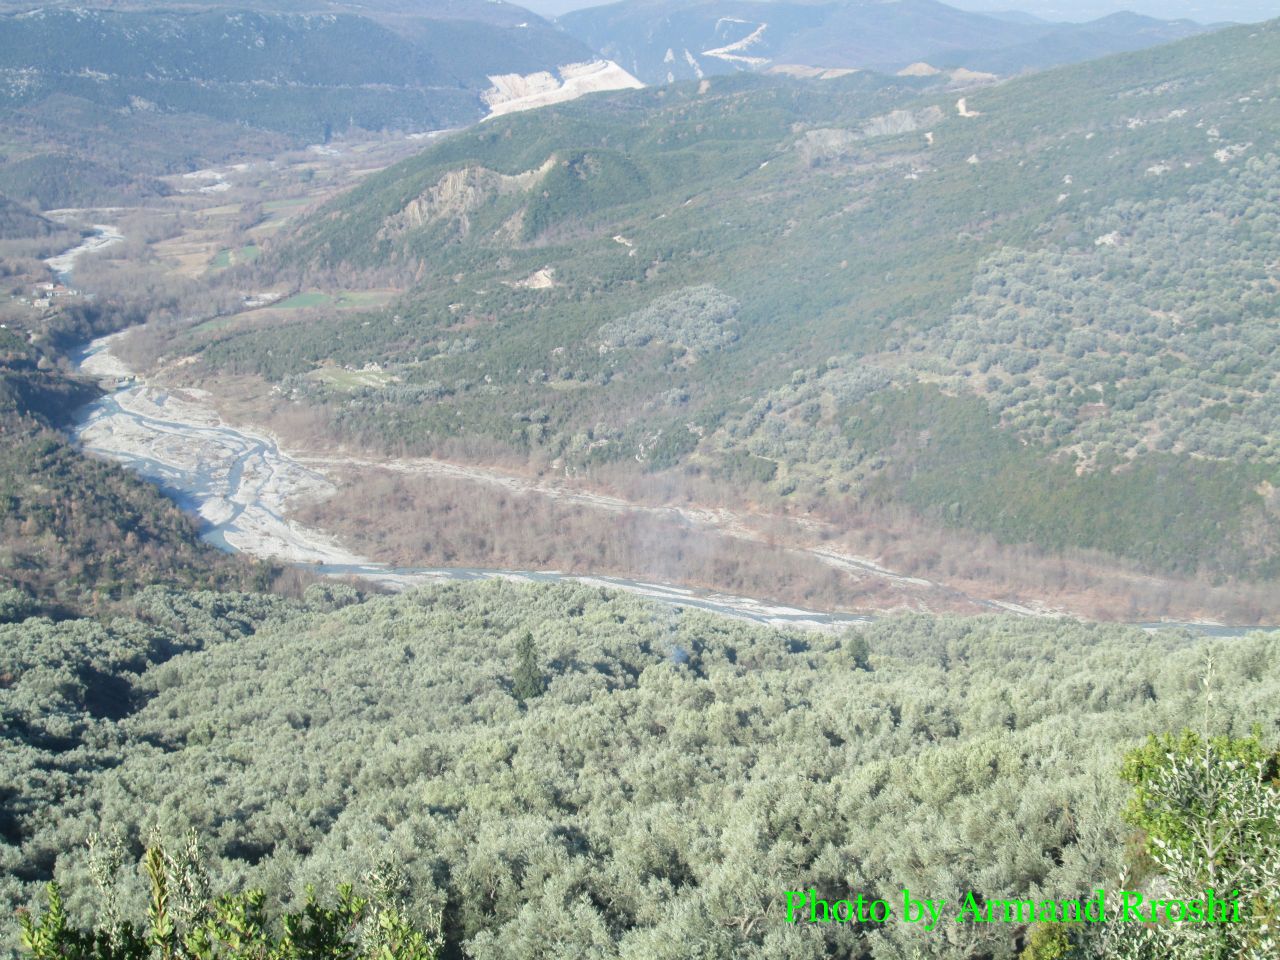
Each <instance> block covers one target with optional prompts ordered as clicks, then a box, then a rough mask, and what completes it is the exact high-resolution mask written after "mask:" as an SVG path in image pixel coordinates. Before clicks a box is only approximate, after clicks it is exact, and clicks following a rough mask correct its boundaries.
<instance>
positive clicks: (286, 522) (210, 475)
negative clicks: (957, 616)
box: [73, 334, 1256, 636]
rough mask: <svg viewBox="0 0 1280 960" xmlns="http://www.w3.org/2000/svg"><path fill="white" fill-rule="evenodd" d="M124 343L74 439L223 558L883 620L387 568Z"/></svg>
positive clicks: (252, 437)
mask: <svg viewBox="0 0 1280 960" xmlns="http://www.w3.org/2000/svg"><path fill="white" fill-rule="evenodd" d="M118 336H120V334H114V335H112V336H109V337H103V338H101V339H99V340H95V341H93V342H92V343H90V344H89V345H87V347H85V349H84V350H83V351H81V353H80V354H79V356H78V357H77V358H76V359H77V362H78V364H79V368H80V370H81V372H83V373H84V374H87V375H92V376H95V377H97V378H98V379H99V380H101V381H105V382H108V383H110V384H112V385H114V388H115V389H113V390H112V391H111V392H110V393H108V394H107V395H105V396H103V397H101V398H100V399H98V400H95V401H93V402H91V403H89V404H88V405H86V406H85V407H83V408H81V409H80V411H79V412H78V414H77V416H76V418H75V424H74V428H73V433H74V435H75V436H76V438H77V439H78V440H79V442H80V444H81V446H82V448H83V449H85V450H86V451H88V452H90V453H94V454H97V455H99V456H103V457H107V458H109V459H112V460H115V461H117V462H119V463H122V464H124V465H125V466H127V467H128V468H129V469H131V470H134V471H135V472H137V473H138V474H139V475H140V476H142V477H144V478H146V479H147V480H149V481H151V482H153V483H155V484H156V485H157V486H159V487H160V488H161V489H162V490H163V491H164V492H165V493H166V494H167V495H168V496H170V497H171V498H172V499H174V500H175V501H176V502H177V503H178V504H179V505H180V506H182V507H183V508H184V509H186V510H188V511H190V512H191V513H193V514H196V515H197V516H199V517H200V519H201V521H202V523H203V525H204V532H203V537H204V539H205V540H206V541H208V542H209V543H211V544H213V545H215V546H217V547H219V548H220V549H223V550H227V551H233V552H234V551H238V552H244V553H248V554H250V555H253V556H256V557H261V558H263V559H274V560H281V561H285V562H289V563H295V564H299V565H305V566H307V567H308V568H310V569H313V570H315V571H317V572H319V573H323V574H332V575H335V576H339V575H348V576H356V577H361V578H364V579H366V580H370V581H373V582H375V583H379V584H382V585H384V586H388V587H391V588H393V589H403V588H405V587H410V586H415V585H418V584H423V583H434V582H440V581H445V580H488V579H495V578H504V579H510V580H520V581H526V582H542V583H548V582H559V581H573V582H577V583H585V584H592V585H596V586H604V587H611V588H614V589H617V590H625V591H627V592H629V593H634V594H639V595H642V596H646V597H651V598H653V599H655V600H659V601H662V602H665V603H669V604H672V605H676V606H681V607H694V608H698V609H702V610H707V611H710V612H712V613H717V614H722V615H725V616H730V617H735V618H738V619H744V620H750V621H754V622H757V623H765V624H769V625H772V626H791V627H802V628H807V629H818V630H835V629H842V628H844V627H847V626H855V625H858V624H865V623H868V622H870V621H871V620H872V619H873V618H871V617H867V616H858V615H854V614H842V613H828V612H822V611H816V610H804V609H799V608H796V607H790V606H782V605H778V604H774V603H769V602H767V601H762V600H756V599H752V598H750V597H741V596H734V595H730V594H723V593H714V592H711V591H704V590H696V589H691V588H687V587H682V586H678V585H672V584H666V583H646V582H644V581H638V580H628V579H625V578H622V577H611V576H578V575H570V574H562V573H558V572H555V571H533V570H492V569H479V568H470V567H393V566H390V565H388V564H383V563H377V562H375V561H373V560H370V559H369V558H367V557H362V556H359V555H357V554H355V553H352V552H351V551H349V550H348V549H347V548H345V547H343V546H342V545H341V544H340V543H338V542H337V541H335V540H334V539H332V538H331V537H329V536H328V535H326V534H324V533H323V532H321V531H318V530H313V529H310V528H307V527H304V526H302V525H301V524H298V523H296V522H295V521H293V520H291V519H289V518H288V516H287V507H288V506H289V504H290V503H296V502H300V501H303V500H305V499H306V498H309V497H315V498H320V497H329V496H333V495H334V494H335V492H336V491H335V488H334V486H333V484H332V483H331V482H330V481H329V480H328V478H327V477H326V476H325V475H324V474H323V473H321V472H319V471H317V470H315V469H313V468H312V467H310V466H308V465H306V464H305V463H302V462H300V461H299V460H297V459H295V458H293V457H291V456H290V455H289V454H288V453H287V452H285V451H282V450H281V449H280V447H279V445H278V444H277V443H276V441H275V439H274V438H272V437H271V436H269V435H266V434H261V433H254V432H253V431H251V430H249V429H247V428H240V427H233V426H231V425H229V424H227V423H225V422H224V421H223V420H222V419H221V418H220V417H219V416H218V414H217V413H216V412H215V411H214V410H213V408H212V406H211V405H210V404H208V403H205V402H202V394H201V393H200V392H199V391H196V390H182V391H175V392H170V391H166V390H163V389H160V388H157V387H154V386H151V385H148V384H146V383H144V382H142V381H140V380H138V379H136V378H135V377H134V376H133V374H132V372H131V371H130V370H129V369H128V368H127V367H126V366H125V365H124V364H123V363H122V362H121V361H120V360H119V359H118V358H117V357H116V356H115V355H114V354H113V353H112V352H111V347H112V343H113V341H114V340H115V338H116V337H118ZM1138 626H1142V627H1144V628H1147V629H1155V628H1163V627H1186V628H1188V629H1191V630H1195V631H1197V632H1199V633H1204V634H1210V635H1215V636H1240V635H1243V634H1245V633H1248V632H1249V631H1250V629H1256V628H1245V627H1228V626H1216V625H1209V624H1197V623H1188V624H1174V623H1161V624H1138Z"/></svg>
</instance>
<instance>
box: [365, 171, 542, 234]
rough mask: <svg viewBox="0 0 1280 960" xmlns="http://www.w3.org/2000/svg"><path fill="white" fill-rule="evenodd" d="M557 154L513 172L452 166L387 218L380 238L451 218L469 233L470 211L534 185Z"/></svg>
mask: <svg viewBox="0 0 1280 960" xmlns="http://www.w3.org/2000/svg"><path fill="white" fill-rule="evenodd" d="M555 162H556V161H555V157H548V158H547V161H546V163H544V164H543V165H542V166H541V167H538V168H537V169H536V170H526V171H525V172H523V173H517V174H514V175H511V176H508V175H507V174H502V173H497V172H496V171H494V170H489V169H488V168H486V167H463V168H461V169H459V170H450V171H449V172H448V173H446V174H445V175H444V176H442V177H441V178H440V179H439V180H437V181H436V182H435V183H434V184H432V185H431V186H430V187H428V188H427V189H426V190H424V191H422V193H420V194H418V196H416V197H414V198H413V199H412V200H410V201H409V203H408V204H406V205H405V207H404V209H403V210H401V211H400V212H399V213H397V214H394V215H393V216H390V217H388V218H387V219H386V221H385V223H384V224H383V226H382V229H381V230H379V231H378V238H379V239H380V240H381V239H387V238H391V237H397V236H400V235H401V234H404V233H408V232H409V231H411V230H417V229H420V228H422V227H425V226H427V225H428V224H430V223H437V222H439V221H441V220H450V221H453V222H455V223H456V224H457V228H458V231H459V232H460V233H461V234H462V235H464V236H465V235H466V234H467V233H469V232H470V231H471V220H470V216H469V215H470V214H471V213H472V212H473V211H475V210H478V209H479V208H480V207H481V206H483V205H484V204H485V203H487V202H488V201H489V200H490V199H492V198H493V197H496V196H503V195H506V194H511V193H519V192H521V191H525V190H528V189H530V188H531V187H532V186H533V185H534V184H535V183H537V182H538V181H539V180H541V179H542V178H543V177H545V176H546V175H547V173H548V172H549V171H550V170H551V168H552V167H553V166H555Z"/></svg>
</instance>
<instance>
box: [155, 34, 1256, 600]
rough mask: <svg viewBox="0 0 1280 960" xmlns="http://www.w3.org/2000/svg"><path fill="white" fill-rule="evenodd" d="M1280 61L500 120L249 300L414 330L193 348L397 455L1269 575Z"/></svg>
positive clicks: (343, 323) (269, 272)
mask: <svg viewBox="0 0 1280 960" xmlns="http://www.w3.org/2000/svg"><path fill="white" fill-rule="evenodd" d="M1278 43H1280V28H1278V27H1277V24H1276V23H1274V22H1272V23H1269V24H1263V25H1258V26H1256V27H1247V28H1238V29H1234V30H1227V31H1223V32H1221V33H1216V34H1212V35H1209V36H1205V37H1197V38H1194V39H1191V40H1187V41H1183V42H1181V43H1178V44H1173V45H1170V46H1167V47H1162V48H1159V49H1157V50H1153V51H1148V52H1143V53H1138V54H1128V55H1125V56H1121V57H1114V58H1108V59H1105V60H1100V61H1097V62H1095V63H1091V64H1088V65H1084V66H1078V67H1069V68H1063V69H1061V70H1057V71H1051V72H1048V73H1044V74H1041V75H1037V76H1034V77H1029V78H1025V79H1020V80H1016V81H1011V82H1008V83H1005V84H1001V85H999V86H995V87H987V88H983V89H978V90H971V91H969V92H968V93H967V94H966V95H965V96H964V97H957V95H956V94H955V93H954V92H945V91H944V90H943V89H942V88H941V87H940V86H939V85H938V83H937V82H936V81H931V80H930V79H928V78H883V77H876V76H874V75H871V74H860V75H856V76H852V77H844V78H840V79H833V80H825V81H822V82H820V83H818V82H809V83H799V82H794V81H779V80H772V79H770V80H766V79H764V78H759V77H750V76H737V77H731V78H719V77H718V78H715V79H713V80H709V81H706V82H704V83H700V84H689V85H675V86H672V87H667V88H663V89H658V90H650V91H642V92H638V93H632V94H627V95H625V96H613V97H605V98H598V99H594V100H592V101H591V102H583V103H576V104H572V105H568V106H564V107H557V108H552V109H549V110H547V111H542V112H540V114H539V115H538V116H536V117H532V116H531V117H512V118H506V119H502V120H497V121H493V122H491V123H488V124H485V125H484V126H483V127H481V128H479V129H476V130H472V131H467V132H465V133H460V134H458V135H455V136H453V137H450V138H448V139H446V140H444V141H443V142H441V143H440V144H439V145H437V146H435V147H433V148H432V149H429V150H427V151H425V152H424V153H423V154H422V155H421V156H419V157H417V158H415V159H412V160H409V161H406V162H404V163H402V164H400V165H398V166H396V167H393V168H391V169H389V170H387V171H385V172H383V173H381V174H379V175H377V176H374V177H371V178H369V179H368V180H367V181H366V182H364V183H363V184H361V185H360V186H359V187H358V188H357V189H355V190H353V191H352V192H351V193H350V194H348V195H346V196H344V197H342V198H340V199H339V200H336V201H334V202H333V203H331V204H330V205H328V206H327V207H326V208H324V209H322V210H321V211H319V212H318V213H317V214H315V215H314V216H313V217H312V218H311V219H310V220H309V221H308V222H306V223H305V224H304V225H303V226H302V227H301V229H300V230H299V231H297V232H296V233H294V234H293V235H291V236H288V237H282V238H279V239H278V240H277V241H276V242H275V243H274V244H273V245H272V247H271V248H270V249H269V250H268V252H267V254H266V255H264V256H263V257H262V258H260V259H259V261H257V263H256V264H255V265H254V266H252V267H251V268H246V269H245V271H244V272H242V274H241V278H242V279H241V281H240V282H243V283H261V282H264V281H265V280H267V279H277V280H278V279H279V278H281V277H290V278H293V280H294V282H295V283H296V284H297V285H298V286H300V287H301V286H320V287H323V286H325V285H330V286H335V285H336V286H342V287H350V286H352V285H360V284H369V285H374V284H381V285H385V284H399V285H405V286H409V287H410V288H411V289H410V292H409V293H407V294H405V295H404V296H403V297H402V298H401V299H400V300H399V301H398V302H395V303H393V304H392V305H391V306H390V307H388V308H387V309H386V310H384V311H379V312H374V313H368V314H366V315H364V316H362V317H359V318H358V319H353V317H352V315H351V314H350V313H346V314H342V315H334V316H330V317H326V316H324V315H323V313H322V314H320V315H318V316H317V315H311V316H308V317H307V318H305V320H303V321H300V322H305V323H306V328H305V335H302V334H301V331H300V328H298V327H296V326H293V325H290V324H279V323H273V324H271V325H270V326H269V327H262V326H255V325H253V324H245V325H242V326H240V327H238V328H236V329H235V330H234V331H231V332H227V331H225V330H224V329H222V328H218V329H217V330H216V331H215V330H212V329H211V330H208V331H207V332H202V331H199V330H198V331H197V332H196V333H195V334H194V335H190V336H187V337H183V338H180V339H179V340H177V341H175V342H173V343H171V344H168V345H166V346H165V348H164V349H166V350H172V351H176V353H175V355H179V354H180V355H186V354H188V353H198V354H199V355H200V356H201V358H202V359H203V360H204V362H205V367H204V369H206V370H210V371H232V372H238V373H251V374H255V375H258V376H261V377H264V378H266V379H268V380H269V381H271V382H272V383H274V384H276V385H278V386H279V387H280V389H281V390H283V391H284V392H285V395H286V396H289V397H292V398H294V399H299V400H303V401H304V402H307V403H310V404H311V405H313V407H314V408H316V409H317V410H319V411H321V412H323V413H324V414H325V415H326V416H327V417H329V419H330V423H331V425H332V429H334V430H335V431H337V432H339V433H341V434H342V435H343V436H345V437H347V438H350V439H352V440H355V441H357V442H360V443H362V444H365V445H367V446H369V447H373V448H376V449H383V450H388V451H397V452H399V451H419V452H433V453H452V454H462V455H474V454H475V452H476V451H489V452H490V453H492V452H493V451H498V452H500V453H501V454H502V455H504V456H515V457H520V458H524V459H527V460H528V461H529V462H530V463H531V464H533V465H534V466H550V467H552V468H555V469H570V470H574V471H578V472H583V471H585V472H587V473H588V474H589V472H590V471H591V470H592V469H593V468H598V467H608V468H609V469H611V470H615V471H628V470H629V471H631V472H637V471H644V472H654V471H669V470H672V469H673V468H674V469H675V470H677V471H680V474H682V475H685V476H688V475H690V474H697V475H699V476H701V477H702V478H704V479H706V478H710V479H712V480H717V479H718V480H719V481H722V482H724V483H726V484H727V485H729V487H730V489H733V488H735V487H737V488H739V489H740V487H741V485H742V484H744V483H749V484H752V488H751V489H752V490H753V491H757V490H758V491H759V493H758V495H759V496H762V497H765V498H771V502H772V503H773V504H775V505H778V506H780V507H781V508H782V509H787V508H788V507H790V506H792V505H794V507H795V508H803V509H805V510H810V511H813V510H816V511H818V512H819V513H825V514H826V515H828V516H832V517H838V516H844V515H846V513H847V511H849V510H855V511H856V510H863V511H865V510H874V509H892V508H895V507H897V506H901V505H906V506H909V507H910V508H911V509H913V510H914V511H915V512H916V513H917V514H918V515H919V516H920V517H921V518H923V519H925V520H926V521H927V522H929V523H933V524H940V525H949V526H952V527H955V528H958V529H967V530H976V531H984V532H987V533H990V534H993V535H995V536H996V537H998V539H999V540H1001V541H1002V542H1005V543H1025V542H1030V543H1034V544H1038V545H1039V546H1040V547H1042V548H1045V549H1050V550H1063V549H1073V548H1089V549H1095V550H1102V551H1105V552H1106V553H1109V554H1112V555H1117V556H1121V557H1126V558H1130V559H1132V560H1134V561H1136V562H1138V563H1140V564H1142V565H1144V567H1145V568H1146V569H1150V570H1155V571H1165V572H1180V573H1193V574H1198V575H1201V576H1206V577H1211V578H1215V579H1222V578H1230V577H1244V578H1252V579H1259V578H1261V579H1264V580H1266V579H1271V578H1274V577H1275V576H1276V575H1277V574H1278V573H1280V568H1278V567H1277V563H1280V559H1278V554H1277V552H1276V546H1275V545H1276V543H1277V542H1280V540H1278V539H1277V534H1278V533H1280V513H1278V512H1277V509H1276V500H1275V494H1274V490H1275V487H1276V484H1277V483H1278V482H1280V477H1278V476H1277V475H1276V472H1275V471H1276V468H1277V464H1276V462H1275V458H1274V450H1273V449H1272V448H1273V446H1274V437H1275V424H1274V423H1273V420H1274V415H1273V413H1272V412H1271V408H1270V406H1269V404H1270V403H1271V401H1270V400H1269V399H1268V398H1269V397H1271V396H1274V394H1275V390H1274V384H1273V380H1274V373H1275V371H1274V370H1272V367H1273V365H1274V364H1273V361H1272V359H1271V358H1272V357H1273V356H1274V354H1275V353H1276V344H1273V343H1272V342H1271V340H1272V339H1273V337H1272V333H1273V327H1272V326H1270V325H1268V323H1267V322H1266V318H1267V317H1268V316H1269V315H1270V314H1271V313H1273V312H1274V307H1275V305H1276V296H1277V286H1276V284H1277V278H1276V274H1275V255H1274V251H1273V250H1272V249H1271V247H1272V241H1273V239H1274V237H1273V233H1274V230H1273V229H1272V227H1271V225H1270V223H1269V219H1268V217H1269V216H1270V214H1269V213H1268V211H1269V210H1271V209H1272V207H1273V206H1274V198H1275V191H1276V189H1277V184H1280V180H1278V179H1277V177H1278V176H1280V174H1278V173H1277V166H1276V160H1275V156H1274V151H1272V150H1271V148H1270V146H1269V145H1270V144H1273V141H1274V139H1275V134H1276V131H1277V129H1280V98H1278V91H1277V88H1276V82H1275V79H1274V72H1273V71H1272V70H1271V64H1273V63H1274V62H1275V58H1276V56H1277V49H1278V47H1277V44H1278ZM330 363H333V364H337V365H343V366H348V367H350V368H352V369H360V368H363V367H366V366H367V365H368V364H371V363H372V364H377V365H378V368H379V371H380V372H379V374H378V377H379V380H380V383H381V385H380V386H362V387H360V388H349V387H342V386H337V385H335V384H334V383H333V382H331V381H330V380H328V379H326V378H322V377H320V376H319V375H318V373H317V371H318V370H320V368H321V367H322V366H323V365H325V364H330ZM198 373H199V368H197V369H196V370H195V371H194V374H196V375H198ZM210 382H216V378H214V380H212V381H210ZM756 495H757V493H755V492H753V493H752V496H756ZM1193 505H1194V506H1193Z"/></svg>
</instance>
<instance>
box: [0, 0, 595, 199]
mask: <svg viewBox="0 0 1280 960" xmlns="http://www.w3.org/2000/svg"><path fill="white" fill-rule="evenodd" d="M247 8H252V9H247ZM594 56H595V55H594V54H593V52H592V51H591V50H590V49H589V48H587V47H586V46H584V45H583V44H581V43H580V42H578V41H576V40H574V39H573V38H571V37H569V36H567V35H565V34H564V33H561V32H559V31H557V30H555V29H554V28H552V27H551V25H550V24H548V23H546V22H545V21H544V20H542V19H541V18H539V17H537V16H536V15H534V14H532V13H529V11H527V10H523V9H521V8H519V7H515V6H512V5H510V4H505V3H501V4H500V3H488V2H483V0H465V2H464V0H459V2H438V3H430V4H413V5H409V6H406V5H404V4H394V3H391V4H373V5H363V4H361V5H348V6H343V5H341V4H332V3H323V2H320V3H289V4H279V3H261V4H253V3H242V4H236V3H229V4H228V3H217V2H210V3H202V4H172V5H164V6H160V7H157V6H155V5H152V4H140V5H136V6H131V5H127V4H122V5H115V4H111V5H107V6H101V5H100V6H99V7H96V8H95V7H93V6H89V7H85V6H84V5H75V6H72V5H57V4H55V5H50V6H41V7H37V8H35V9H31V8H30V5H21V4H17V5H15V4H4V5H0V122H3V123H4V125H5V128H6V136H5V138H4V142H3V143H0V191H3V192H5V193H8V194H9V195H10V196H13V197H16V198H19V199H21V200H24V201H25V200H31V201H33V202H35V203H36V204H37V205H39V206H41V207H42V208H45V209H49V208H55V207H69V206H86V205H92V204H117V203H121V202H131V201H136V200H138V199H139V198H144V197H148V196H155V195H156V194H157V193H160V192H163V190H164V187H163V185H162V184H159V183H157V182H156V181H155V180H154V179H152V178H153V177H154V176H156V175H157V174H164V173H173V172H185V171H188V170H194V169H197V168H200V167H204V166H209V165H211V164H217V163H225V162H233V161H236V160H240V159H242V158H244V157H246V156H249V157H255V156H256V157H261V156H266V155H269V154H270V153H272V152H279V151H280V150H281V149H283V148H284V147H285V146H299V145H302V144H307V143H323V142H327V141H328V140H329V139H330V138H331V137H333V136H343V135H347V134H358V133H361V132H368V131H384V130H402V131H423V130H434V129H442V128H447V127H454V126H461V125H464V124H468V123H472V122H474V121H476V120H478V119H480V118H481V117H482V116H484V114H485V113H486V112H487V110H488V106H487V104H486V102H485V101H484V99H483V98H482V95H483V94H484V93H485V92H486V91H487V90H488V89H489V88H490V87H491V86H492V81H491V80H490V76H492V75H503V74H528V73H533V72H537V71H552V72H554V71H556V70H557V68H558V67H561V66H564V65H566V64H572V63H579V62H582V61H589V60H592V59H594Z"/></svg>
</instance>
